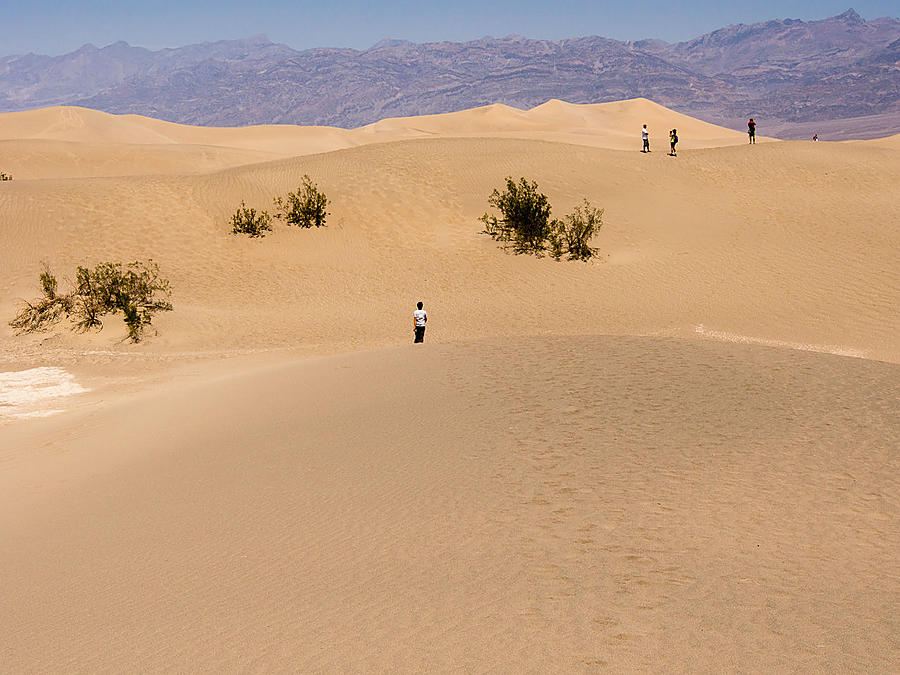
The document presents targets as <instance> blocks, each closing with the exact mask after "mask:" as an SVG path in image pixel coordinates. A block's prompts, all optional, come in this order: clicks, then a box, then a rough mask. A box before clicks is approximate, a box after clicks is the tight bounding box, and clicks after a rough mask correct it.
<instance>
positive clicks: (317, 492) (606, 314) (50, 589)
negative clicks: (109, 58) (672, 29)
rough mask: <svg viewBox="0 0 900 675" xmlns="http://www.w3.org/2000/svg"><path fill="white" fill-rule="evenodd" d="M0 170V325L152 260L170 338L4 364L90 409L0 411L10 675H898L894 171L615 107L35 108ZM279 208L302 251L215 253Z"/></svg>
mask: <svg viewBox="0 0 900 675" xmlns="http://www.w3.org/2000/svg"><path fill="white" fill-rule="evenodd" d="M644 122H647V123H648V124H649V125H650V127H651V129H653V130H655V131H657V132H661V131H664V130H665V129H668V128H671V127H673V126H677V128H678V129H679V135H680V136H681V138H682V140H683V142H682V144H681V148H680V150H681V151H680V152H679V157H677V158H670V157H666V156H665V154H664V153H663V152H661V150H662V147H661V145H662V139H657V137H656V136H654V140H653V147H654V152H653V153H652V154H650V155H642V154H641V153H639V152H637V151H636V150H637V148H638V147H639V135H638V132H637V130H639V129H640V125H641V124H642V123H644ZM636 139H637V142H636ZM0 149H3V152H4V154H3V155H2V160H0V161H2V162H3V165H2V166H0V170H4V171H8V172H9V171H12V173H13V174H14V175H15V176H16V180H14V181H12V182H7V183H0V214H2V216H0V251H2V257H3V260H2V262H3V264H2V266H0V316H3V317H9V318H11V317H12V315H13V314H14V312H15V308H16V306H17V303H18V299H19V298H24V297H33V296H34V295H35V294H36V290H37V288H36V287H37V274H38V272H39V271H40V269H41V261H47V262H49V263H50V264H51V266H52V267H53V269H55V270H56V272H57V273H58V275H59V277H60V279H61V281H62V280H64V279H65V278H66V277H70V276H71V275H72V273H73V271H74V269H75V267H76V266H77V265H80V264H82V265H83V264H94V263H96V262H99V261H101V260H108V259H111V260H122V261H127V260H133V259H143V258H146V257H152V258H154V259H155V260H157V261H158V262H159V264H160V267H161V269H162V271H163V273H164V275H165V276H167V277H168V278H169V279H170V280H171V282H172V286H173V289H174V295H173V302H174V304H175V307H176V311H175V312H172V313H170V314H166V315H161V316H159V317H158V318H156V319H154V326H155V328H156V329H158V331H159V333H158V335H152V336H151V337H150V338H149V339H148V340H147V341H146V342H145V343H143V344H141V345H138V346H133V345H127V344H125V343H123V342H122V337H123V335H124V331H123V330H122V327H121V323H120V322H119V321H117V320H110V321H108V322H107V325H106V327H105V328H104V330H103V331H102V332H100V333H92V334H88V335H76V334H73V333H70V332H69V331H67V330H65V329H64V328H62V327H60V329H58V330H54V331H52V332H50V333H47V334H41V335H36V336H18V337H17V336H14V335H13V334H12V333H11V331H10V330H9V329H8V328H5V327H4V328H3V330H2V331H0V373H2V372H9V371H23V372H24V373H25V374H24V375H23V376H22V377H21V378H20V380H22V381H25V380H27V379H28V378H29V377H30V378H31V380H30V382H31V385H33V387H35V388H37V389H39V388H40V387H41V386H49V385H46V383H44V384H42V382H44V381H43V380H41V379H40V378H41V377H47V378H48V380H47V382H51V383H52V382H53V381H55V382H56V383H57V385H65V387H68V388H69V390H70V391H72V392H75V391H78V390H79V389H80V388H82V387H83V388H85V389H88V390H90V391H88V392H86V393H81V394H73V395H72V396H70V397H69V398H67V399H61V400H56V401H53V400H49V399H40V398H39V397H37V396H36V397H35V398H34V400H33V402H32V403H29V404H27V405H24V407H23V406H19V404H15V405H14V404H13V403H10V401H12V398H10V397H9V395H8V394H5V393H4V392H3V391H0V419H2V421H3V422H5V423H0V494H2V495H3V496H2V497H0V506H2V508H0V537H2V538H3V541H4V542H5V545H4V546H3V547H2V548H0V578H3V579H5V580H8V579H14V581H13V582H12V583H8V582H5V583H4V584H2V585H0V626H2V627H3V628H0V662H2V663H4V664H10V665H9V667H10V668H11V670H12V671H14V672H22V671H47V670H50V671H59V670H66V671H76V672H96V671H98V670H113V671H134V670H151V671H159V670H166V669H171V670H185V669H191V670H220V671H221V670H234V669H241V670H253V671H259V672H271V671H273V670H280V669H284V670H297V669H307V670H321V669H336V670H389V669H390V670H397V669H399V670H410V671H412V670H423V669H429V670H448V669H452V668H463V669H468V670H483V669H491V668H496V669H500V670H514V671H521V670H525V669H533V670H537V671H545V672H546V671H548V670H562V671H571V670H589V669H595V668H597V667H603V666H606V667H607V668H608V669H614V670H617V671H622V670H637V669H641V670H660V669H666V670H676V671H678V670H682V671H688V670H689V671H697V670H700V671H709V672H713V671H715V672H721V671H723V670H726V671H728V670H757V669H758V670H765V671H772V670H801V671H821V670H857V671H861V672H862V671H864V672H888V671H889V670H890V667H891V664H893V663H895V662H896V661H897V658H898V656H900V653H898V645H897V643H896V638H895V636H896V634H897V631H898V624H897V620H896V618H895V614H896V612H895V608H896V606H897V604H898V601H900V583H898V578H900V570H898V566H897V556H896V553H895V552H896V550H897V547H898V544H900V541H898V538H900V527H898V515H900V487H898V483H897V475H898V473H897V469H898V468H900V467H898V466H897V462H898V454H897V451H898V445H900V443H898V441H900V439H898V422H897V420H898V413H900V410H898V407H897V406H898V400H900V396H898V393H900V392H898V390H900V371H898V365H897V364H900V341H898V339H897V335H900V315H898V312H897V311H896V308H897V307H898V306H900V266H898V265H897V260H898V251H900V232H898V230H897V227H896V223H897V222H898V221H900V202H898V200H897V199H896V185H898V184H900V161H898V152H900V149H898V148H897V146H896V143H894V142H893V139H884V140H883V141H878V142H866V143H817V144H813V143H809V142H791V143H782V142H778V143H761V144H760V145H759V146H757V147H752V148H751V147H747V145H746V138H745V136H744V135H743V134H738V133H736V132H731V131H728V130H724V129H717V128H715V127H711V125H706V124H704V123H702V122H697V121H691V120H689V119H686V118H683V117H682V116H679V115H677V114H676V113H672V112H667V111H665V109H663V108H660V107H659V106H656V105H655V104H652V103H650V102H648V101H642V100H636V101H628V102H623V103H621V104H604V105H602V106H572V105H569V104H565V103H561V102H556V101H551V102H549V103H547V104H545V105H544V106H539V107H538V108H535V109H534V110H531V111H517V110H514V109H511V108H507V107H504V106H489V107H486V108H481V109H477V110H472V111H463V112H461V113H453V114H450V115H440V116H427V117H424V118H409V119H402V120H385V121H383V122H380V123H378V124H376V125H371V126H370V127H365V128H362V129H358V130H349V131H348V130H339V129H319V130H317V129H311V128H305V129H303V128H296V127H259V128H249V129H192V128H190V127H183V126H180V125H172V124H169V123H165V122H159V121H155V120H147V119H143V118H137V117H134V116H121V117H115V116H109V115H103V114H102V113H95V112H92V111H83V110H77V109H55V110H45V111H35V112H34V113H14V114H10V115H2V116H0ZM626 149H629V150H630V151H627V152H626V151H625V150H626ZM304 173H308V174H309V175H311V176H312V177H313V178H314V179H315V180H316V181H317V182H318V183H319V185H320V187H322V188H323V189H324V191H325V192H326V193H327V194H328V196H329V197H330V199H331V200H332V204H331V206H330V210H331V213H332V215H331V216H330V218H329V226H328V227H327V228H324V229H321V230H316V231H297V230H292V229H288V228H286V227H284V226H281V225H277V224H276V231H275V232H274V233H273V234H271V235H270V236H268V237H266V238H265V239H262V240H258V241H251V240H248V239H245V238H242V237H235V236H232V235H230V234H229V226H228V223H227V220H228V217H229V216H230V214H231V213H232V212H233V211H234V209H235V207H236V206H237V205H238V203H239V202H240V201H241V200H246V202H247V203H248V204H249V205H251V206H255V207H257V208H270V205H271V200H272V198H273V197H274V196H275V195H278V194H284V193H285V192H286V191H287V190H289V189H293V188H295V187H296V186H297V184H298V182H299V180H300V177H301V176H302V175H303V174H304ZM508 175H511V176H514V177H518V176H527V177H529V178H531V179H534V180H537V181H538V183H539V184H540V186H541V188H542V190H543V191H544V192H545V193H546V194H547V195H548V196H549V197H550V200H551V203H552V204H553V207H554V215H557V216H560V215H562V214H564V213H566V212H568V211H570V210H571V208H572V207H573V206H574V205H575V204H577V203H578V202H579V201H580V200H581V199H582V198H585V197H587V198H589V199H590V200H591V201H592V202H593V203H594V204H595V205H597V206H600V207H603V208H604V209H605V210H606V213H605V225H604V228H603V230H602V231H601V234H600V236H599V237H598V238H597V240H596V242H595V243H596V245H597V246H599V248H600V250H601V256H600V258H599V259H598V260H596V261H593V262H591V263H587V264H582V263H557V262H554V261H552V260H549V259H546V258H545V259H536V258H533V257H524V256H514V255H510V254H508V253H506V252H504V251H502V250H501V249H499V248H498V247H497V246H496V245H495V243H494V242H492V241H491V240H489V239H488V238H487V237H485V236H483V235H479V234H478V231H479V229H480V224H479V223H478V221H477V218H478V216H480V215H481V214H482V213H483V212H484V211H485V210H486V209H487V208H488V205H487V196H488V195H489V194H490V192H491V190H492V189H493V188H495V187H499V186H501V183H502V181H503V178H504V177H505V176H508ZM419 299H421V300H423V301H424V302H425V303H426V307H427V309H428V310H429V312H430V317H431V321H430V323H429V328H428V334H427V343H426V345H425V346H424V347H420V348H418V349H416V350H415V351H413V348H412V345H407V344H406V343H408V342H410V341H411V334H410V333H411V326H410V314H411V311H412V308H413V303H414V302H415V301H416V300H419ZM7 320H8V319H7ZM602 336H605V337H602ZM342 352H355V353H351V354H343V355H339V356H330V357H327V358H326V357H324V355H328V354H338V353H342ZM850 356H854V357H862V358H850ZM226 357H228V358H226ZM301 357H303V358H301ZM309 357H312V358H309ZM41 366H46V367H49V368H46V369H45V370H40V371H37V370H35V371H26V369H28V368H36V367H41ZM60 367H61V368H65V369H66V370H65V371H60V370H58V369H59V368H60ZM70 374H71V375H70ZM63 376H65V377H69V378H71V376H74V379H65V378H64V377H63ZM54 377H57V380H53V379H52V378H54ZM59 378H62V379H59ZM12 381H14V378H7V379H6V380H3V379H2V378H0V389H2V388H3V386H6V385H3V382H12ZM17 386H18V385H17ZM65 387H63V388H65ZM4 396H6V397H7V398H4ZM4 401H6V403H4ZM29 406H30V407H29ZM48 408H60V409H69V412H67V413H65V414H61V415H56V416H53V417H48V418H45V419H26V420H22V419H19V420H18V421H11V420H14V419H16V418H15V417H14V415H15V414H20V413H21V414H30V413H42V412H47V409H48Z"/></svg>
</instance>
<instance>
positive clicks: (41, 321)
mask: <svg viewBox="0 0 900 675" xmlns="http://www.w3.org/2000/svg"><path fill="white" fill-rule="evenodd" d="M40 282H41V290H42V292H43V294H44V295H43V297H42V298H40V299H38V300H36V301H35V302H33V303H30V302H25V305H24V307H23V308H22V310H21V311H20V312H19V314H18V315H16V317H15V318H14V319H13V320H12V321H11V322H10V326H12V327H13V328H14V329H15V330H16V331H17V332H18V333H20V334H21V333H32V332H35V331H40V330H45V329H47V328H49V327H50V326H52V325H54V324H56V323H58V322H59V321H60V320H61V319H62V318H63V317H71V318H73V320H74V322H75V329H76V330H80V331H86V330H89V329H91V328H101V329H102V328H103V322H102V320H101V317H103V316H105V315H106V314H116V313H118V312H120V311H121V312H122V314H123V316H124V319H125V326H126V327H127V329H128V338H129V339H130V340H131V341H132V342H139V341H140V340H141V338H142V337H143V332H144V328H145V327H146V326H149V325H150V322H151V320H152V318H153V314H155V313H156V312H161V311H170V310H171V309H172V304H171V303H170V302H169V300H168V297H169V293H170V290H169V282H168V281H167V280H165V279H162V278H161V277H160V276H159V267H158V266H157V265H156V263H155V262H153V261H152V260H149V261H147V262H146V263H142V262H133V263H129V264H128V265H124V266H123V265H122V264H121V263H112V262H106V263H100V264H99V265H97V266H96V267H94V268H93V269H88V268H87V267H79V268H78V270H77V272H76V274H75V288H74V290H73V291H72V292H71V293H68V294H65V295H59V294H58V293H57V281H56V277H55V276H53V274H52V273H51V272H50V269H49V268H48V267H45V269H44V272H42V273H41V275H40Z"/></svg>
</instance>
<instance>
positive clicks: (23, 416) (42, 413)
mask: <svg viewBox="0 0 900 675" xmlns="http://www.w3.org/2000/svg"><path fill="white" fill-rule="evenodd" d="M61 412H62V410H33V411H32V412H23V413H15V414H13V415H10V417H13V418H15V419H17V420H27V419H31V418H32V417H50V416H51V415H58V414H59V413H61Z"/></svg>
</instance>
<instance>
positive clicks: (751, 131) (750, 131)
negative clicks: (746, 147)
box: [747, 117, 756, 145]
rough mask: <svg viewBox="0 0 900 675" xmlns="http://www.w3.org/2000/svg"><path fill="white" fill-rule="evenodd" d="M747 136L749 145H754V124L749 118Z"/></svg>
mask: <svg viewBox="0 0 900 675" xmlns="http://www.w3.org/2000/svg"><path fill="white" fill-rule="evenodd" d="M747 135H748V136H750V143H752V144H754V145H755V144H756V122H754V121H753V118H752V117H751V118H750V121H749V122H747Z"/></svg>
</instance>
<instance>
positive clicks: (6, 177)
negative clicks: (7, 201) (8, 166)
mask: <svg viewBox="0 0 900 675" xmlns="http://www.w3.org/2000/svg"><path fill="white" fill-rule="evenodd" d="M4 180H12V174H11V173H3V172H2V171H0V181H4Z"/></svg>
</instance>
